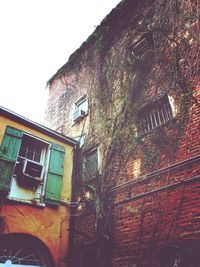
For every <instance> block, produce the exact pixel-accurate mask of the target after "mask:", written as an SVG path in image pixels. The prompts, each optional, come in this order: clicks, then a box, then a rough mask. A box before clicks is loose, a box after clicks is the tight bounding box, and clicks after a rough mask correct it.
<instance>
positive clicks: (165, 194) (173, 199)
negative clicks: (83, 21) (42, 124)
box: [46, 0, 200, 267]
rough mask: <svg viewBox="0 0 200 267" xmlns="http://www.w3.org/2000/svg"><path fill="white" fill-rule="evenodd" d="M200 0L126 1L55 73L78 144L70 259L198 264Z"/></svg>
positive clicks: (55, 92) (53, 96) (53, 106)
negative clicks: (77, 167)
mask: <svg viewBox="0 0 200 267" xmlns="http://www.w3.org/2000/svg"><path fill="white" fill-rule="evenodd" d="M199 49H200V48H199V1H192V0H182V1H174V0H169V1H165V0H152V1H134V0H125V1H122V2H121V3H120V4H119V5H118V6H117V7H116V8H115V9H113V10H112V12H111V13H110V14H109V15H108V16H107V17H106V18H105V19H104V20H103V21H102V23H101V25H100V26H98V27H97V28H96V30H95V31H94V33H93V34H92V35H91V36H90V37H89V38H88V40H87V41H86V42H85V43H83V44H82V46H81V47H80V48H79V49H78V50H77V51H75V53H74V54H73V55H72V56H71V57H70V58H69V61H68V62H67V63H66V64H65V65H64V66H63V67H62V68H60V69H59V70H58V71H57V73H56V74H55V75H54V76H53V77H52V78H51V79H50V80H49V82H48V84H49V101H48V106H47V112H46V125H48V126H49V127H53V128H54V129H57V130H60V131H61V132H62V133H64V134H67V135H68V136H71V137H73V138H77V140H79V141H81V151H80V161H81V165H80V166H81V168H80V170H79V175H77V177H76V199H75V200H78V201H79V203H80V205H79V207H78V209H77V210H73V211H72V217H71V218H72V219H71V226H72V228H71V254H70V255H69V259H70V260H71V261H72V263H71V266H80V267H81V266H83V267H85V266H94V265H96V266H113V267H118V266H124V267H133V266H135V267H139V266H142V267H143V266H144V267H147V266H148V267H157V266H166V267H172V266H181V267H183V266H191V267H194V266H199V262H200V258H199V255H200V224H199V222H200V221H199V220H200V194H199V189H200V142H199V128H200V106H199V105H200V103H199V102H200V83H199Z"/></svg>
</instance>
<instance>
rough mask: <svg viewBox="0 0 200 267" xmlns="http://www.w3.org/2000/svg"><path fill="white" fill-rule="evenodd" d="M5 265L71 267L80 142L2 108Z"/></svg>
mask: <svg viewBox="0 0 200 267" xmlns="http://www.w3.org/2000/svg"><path fill="white" fill-rule="evenodd" d="M0 122H1V129H0V144H1V147H0V203H1V209H0V266H46V267H53V266H67V256H68V246H69V225H70V203H71V194H72V193H71V188H72V176H73V165H74V154H75V148H76V141H75V140H73V139H71V138H68V137H65V136H63V135H61V134H59V133H57V132H55V131H52V130H50V129H48V128H46V127H44V126H41V125H39V124H36V123H34V122H32V121H30V120H28V119H26V118H24V117H21V116H19V115H18V114H15V113H13V112H11V111H9V110H7V109H5V108H3V107H1V108H0Z"/></svg>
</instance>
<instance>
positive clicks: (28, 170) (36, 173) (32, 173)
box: [22, 159, 43, 182]
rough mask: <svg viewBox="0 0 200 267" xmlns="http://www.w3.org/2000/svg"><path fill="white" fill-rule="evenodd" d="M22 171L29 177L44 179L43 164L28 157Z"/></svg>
mask: <svg viewBox="0 0 200 267" xmlns="http://www.w3.org/2000/svg"><path fill="white" fill-rule="evenodd" d="M22 173H23V175H24V177H25V178H27V179H34V180H37V181H38V182H41V181H42V179H43V166H42V165H41V164H40V163H37V162H35V161H31V160H27V159H26V160H25V161H24V164H23V169H22Z"/></svg>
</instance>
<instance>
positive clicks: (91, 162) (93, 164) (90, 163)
mask: <svg viewBox="0 0 200 267" xmlns="http://www.w3.org/2000/svg"><path fill="white" fill-rule="evenodd" d="M98 164H99V162H98V149H97V148H95V149H93V150H91V151H90V152H89V153H87V154H86V162H85V169H86V175H87V176H89V178H95V177H96V176H97V174H98V173H99V166H98Z"/></svg>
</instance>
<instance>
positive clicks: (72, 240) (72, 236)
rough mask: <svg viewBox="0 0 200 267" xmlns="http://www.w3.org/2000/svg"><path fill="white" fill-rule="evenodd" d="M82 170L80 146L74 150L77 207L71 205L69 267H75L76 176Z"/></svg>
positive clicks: (73, 188) (73, 193) (73, 181)
mask: <svg viewBox="0 0 200 267" xmlns="http://www.w3.org/2000/svg"><path fill="white" fill-rule="evenodd" d="M79 169H80V149H79V145H78V146H76V147H75V148H74V158H73V173H72V195H71V203H73V204H75V205H70V223H69V249H68V254H67V262H68V263H69V266H70V267H72V266H73V262H74V246H75V232H76V216H73V214H75V213H76V210H77V204H78V203H77V202H76V201H75V196H76V195H75V192H76V190H75V189H76V176H77V174H78V172H79Z"/></svg>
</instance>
